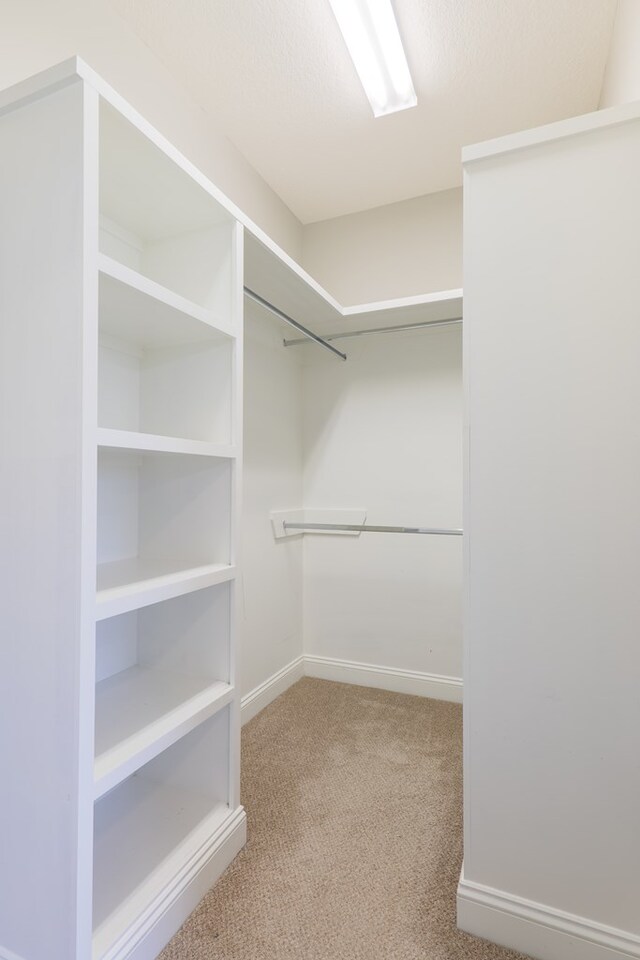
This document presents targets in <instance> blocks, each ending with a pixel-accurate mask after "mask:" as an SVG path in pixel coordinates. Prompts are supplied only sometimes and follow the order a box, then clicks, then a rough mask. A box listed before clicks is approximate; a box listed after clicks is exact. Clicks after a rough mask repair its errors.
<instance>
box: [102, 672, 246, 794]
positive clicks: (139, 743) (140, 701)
mask: <svg viewBox="0 0 640 960" xmlns="http://www.w3.org/2000/svg"><path fill="white" fill-rule="evenodd" d="M233 693H234V690H233V687H232V686H231V685H230V684H228V683H223V682H222V681H216V682H214V683H208V684H207V683H206V681H205V682H203V679H202V677H201V676H185V675H181V674H178V673H175V672H174V673H169V672H168V671H163V670H153V669H148V668H147V669H145V668H142V667H138V666H135V667H130V668H129V669H128V670H123V671H121V672H120V673H116V674H115V675H114V676H112V677H108V678H107V679H105V680H102V681H100V683H98V684H97V685H96V729H95V751H96V760H95V767H94V778H95V791H96V792H95V796H96V799H99V798H100V797H101V796H103V795H104V794H105V793H106V792H107V791H108V790H111V789H112V788H113V787H114V786H116V785H117V784H118V783H121V782H122V780H124V779H125V777H128V776H129V775H130V774H132V773H135V771H136V770H138V769H139V768H140V767H141V766H142V765H143V764H145V763H146V762H147V761H148V760H151V759H153V757H155V756H157V754H158V753H160V752H161V751H162V750H164V749H165V748H166V747H168V746H170V745H171V744H172V743H175V741H176V740H178V739H179V738H180V737H182V736H184V734H185V733H188V732H189V731H190V730H192V729H193V728H194V727H195V726H197V725H198V724H199V723H202V721H203V720H206V719H207V718H208V717H211V716H213V715H214V714H215V713H217V711H218V710H221V709H222V708H223V707H225V706H226V705H227V704H228V703H229V702H230V701H231V699H232V697H233Z"/></svg>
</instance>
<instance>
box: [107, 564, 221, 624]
mask: <svg viewBox="0 0 640 960" xmlns="http://www.w3.org/2000/svg"><path fill="white" fill-rule="evenodd" d="M234 577H235V567H234V566H232V565H231V564H226V563H209V564H203V565H201V566H194V567H188V566H185V564H184V563H180V562H179V561H171V560H145V559H141V558H139V557H133V558H131V559H128V560H117V561H115V562H113V563H101V564H99V565H98V571H97V596H96V620H106V619H107V617H115V616H117V615H118V614H120V613H127V612H128V611H129V610H138V609H140V608H141V607H146V606H148V605H149V604H151V603H158V602H159V601H160V600H170V599H172V598H173V597H180V596H183V595H184V594H187V593H193V591H194V590H202V589H203V588H204V587H213V586H215V585H216V584H218V583H225V582H226V581H227V580H233V578H234Z"/></svg>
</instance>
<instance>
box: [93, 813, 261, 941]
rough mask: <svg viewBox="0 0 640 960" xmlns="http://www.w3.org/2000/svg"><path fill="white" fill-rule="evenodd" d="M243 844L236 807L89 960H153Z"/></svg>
mask: <svg viewBox="0 0 640 960" xmlns="http://www.w3.org/2000/svg"><path fill="white" fill-rule="evenodd" d="M246 840H247V818H246V814H245V812H244V808H243V807H237V808H236V809H235V810H233V811H230V813H229V816H228V817H227V818H226V819H225V821H224V823H223V824H222V825H221V826H220V828H219V829H218V830H217V831H216V832H215V833H214V834H213V835H212V836H211V837H210V838H209V839H208V840H207V841H206V843H204V844H202V846H201V847H200V848H199V849H198V850H197V851H196V852H195V853H194V854H193V855H192V856H191V857H190V858H189V860H188V862H187V863H186V864H185V865H184V867H183V869H182V870H181V871H180V872H179V873H178V874H177V875H176V876H175V877H174V878H173V879H172V881H171V882H170V883H168V884H167V885H166V887H165V888H164V889H163V890H162V891H161V892H160V893H159V894H158V895H157V896H156V897H154V899H153V900H152V902H151V903H150V904H149V906H148V907H147V909H146V910H144V911H143V912H142V913H141V914H140V915H139V916H138V917H137V918H136V920H135V922H134V923H132V924H131V925H130V926H129V927H128V928H127V929H126V930H125V931H123V933H122V934H121V935H120V936H119V937H118V939H117V940H116V942H115V943H113V944H112V945H111V946H110V947H108V948H107V949H106V950H103V951H102V952H100V951H99V950H96V947H95V945H94V952H93V960H155V958H156V957H157V955H158V954H159V953H160V951H161V950H162V948H163V947H164V946H166V944H167V943H168V942H169V940H170V939H171V937H172V936H173V935H174V933H176V932H177V931H178V930H179V929H180V927H181V926H182V924H183V923H184V921H185V920H186V919H187V917H188V916H189V915H190V914H191V913H192V912H193V910H194V909H195V908H196V906H197V905H198V903H199V902H200V900H201V899H202V897H203V896H204V895H205V893H206V892H207V891H208V890H209V889H210V888H211V887H212V886H213V884H214V883H215V882H216V881H217V880H218V878H219V877H220V876H221V875H222V873H223V872H224V871H225V870H226V868H227V867H228V866H229V864H230V863H231V862H232V860H234V859H235V857H236V856H237V855H238V853H240V851H241V850H242V848H243V846H244V845H245V843H246Z"/></svg>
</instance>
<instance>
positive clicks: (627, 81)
mask: <svg viewBox="0 0 640 960" xmlns="http://www.w3.org/2000/svg"><path fill="white" fill-rule="evenodd" d="M632 100H640V3H638V0H618V10H617V13H616V20H615V25H614V28H613V36H612V38H611V48H610V50H609V59H608V62H607V69H606V71H605V76H604V83H603V86H602V96H601V98H600V106H601V107H613V106H615V105H616V104H619V103H630V102H631V101H632Z"/></svg>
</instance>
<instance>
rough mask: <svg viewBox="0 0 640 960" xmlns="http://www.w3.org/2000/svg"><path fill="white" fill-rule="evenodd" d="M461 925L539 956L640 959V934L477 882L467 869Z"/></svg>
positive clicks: (542, 958) (461, 886)
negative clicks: (467, 875)
mask: <svg viewBox="0 0 640 960" xmlns="http://www.w3.org/2000/svg"><path fill="white" fill-rule="evenodd" d="M458 926H459V927H460V929H461V930H464V931H465V932H466V933H471V934H473V935H474V936H476V937H482V938H483V939H485V940H491V941H493V942H494V943H498V944H500V945H501V946H504V947H509V948H510V949H511V950H518V951H520V952H521V953H526V954H529V956H531V957H536V958H539V960H576V958H578V957H579V958H580V960H623V958H627V960H628V958H629V957H632V958H640V936H636V935H635V934H632V933H627V932H626V931H624V930H618V929H616V928H615V927H608V926H605V925H604V924H601V923H596V922H595V921H592V920H587V919H586V918H585V917H578V916H575V915H574V914H570V913H565V912H564V911H562V910H556V909H554V908H553V907H547V906H545V905H544V904H541V903H536V902H534V901H532V900H525V899H523V898H522V897H517V896H514V895H513V894H510V893H505V892H504V891H502V890H495V889H494V888H493V887H487V886H484V885H483V884H480V883H474V882H472V881H470V880H466V879H465V877H464V872H463V873H462V874H461V876H460V883H459V884H458Z"/></svg>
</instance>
